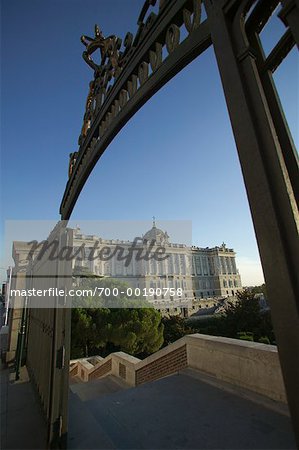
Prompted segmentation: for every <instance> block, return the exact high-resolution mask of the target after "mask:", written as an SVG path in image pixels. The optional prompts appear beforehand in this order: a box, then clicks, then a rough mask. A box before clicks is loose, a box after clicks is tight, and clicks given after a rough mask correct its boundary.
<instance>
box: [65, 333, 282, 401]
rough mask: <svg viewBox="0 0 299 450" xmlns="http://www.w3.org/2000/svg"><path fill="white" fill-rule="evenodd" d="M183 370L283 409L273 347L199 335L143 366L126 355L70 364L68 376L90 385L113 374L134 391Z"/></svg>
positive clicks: (163, 352) (153, 357)
mask: <svg viewBox="0 0 299 450" xmlns="http://www.w3.org/2000/svg"><path fill="white" fill-rule="evenodd" d="M90 361H92V363H91V362H90ZM187 367H190V368H193V369H196V370H199V371H200V372H202V373H205V374H207V375H210V376H212V377H214V378H216V379H219V380H222V381H225V382H228V383H230V384H231V385H233V386H238V387H241V388H245V389H247V390H249V391H252V392H255V393H257V394H261V395H263V396H265V397H268V398H270V399H272V400H276V401H280V402H283V403H287V402H286V395H285V388H284V384H283V379H282V375H281V369H280V363H279V358H278V353H277V347H276V346H274V345H266V344H260V343H256V342H248V341H242V340H238V339H231V338H224V337H218V336H207V335H203V334H191V335H188V336H185V337H183V338H181V339H179V340H177V341H176V342H174V343H172V344H170V345H168V346H167V347H164V348H162V349H161V350H159V351H158V352H156V353H154V354H153V355H150V356H149V357H147V358H145V359H144V360H140V359H138V358H135V357H133V356H130V355H128V354H126V353H124V352H116V353H111V354H110V355H108V356H107V357H106V358H104V359H102V360H101V358H100V357H97V358H96V357H94V358H88V360H87V359H80V360H72V361H71V365H70V376H77V377H79V378H80V379H81V380H82V381H90V380H93V379H96V378H102V377H105V376H107V375H110V374H111V375H115V376H116V377H119V378H122V379H123V380H125V381H126V382H127V383H128V384H129V385H130V386H137V385H140V384H142V383H145V382H149V381H153V380H157V379H159V378H162V377H164V376H167V375H171V374H174V373H176V372H178V371H180V370H183V369H185V368H187Z"/></svg>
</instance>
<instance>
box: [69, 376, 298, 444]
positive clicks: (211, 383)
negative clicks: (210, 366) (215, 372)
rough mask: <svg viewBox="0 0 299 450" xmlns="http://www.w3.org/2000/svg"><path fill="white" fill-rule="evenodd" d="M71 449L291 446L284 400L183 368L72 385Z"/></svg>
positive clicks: (292, 441)
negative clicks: (141, 378)
mask: <svg viewBox="0 0 299 450" xmlns="http://www.w3.org/2000/svg"><path fill="white" fill-rule="evenodd" d="M69 420H70V421H69V435H68V448H70V449H138V450H141V449H151V450H153V449H180V450H181V449H230V450H232V449H295V448H296V445H295V441H294V436H293V432H292V429H291V423H290V418H289V416H288V411H287V409H286V407H285V406H283V405H281V404H278V403H276V402H272V401H269V400H265V399H264V398H263V397H261V396H258V395H254V394H251V393H249V392H248V391H245V390H241V389H237V388H235V387H232V386H230V385H228V384H227V383H222V382H219V381H216V380H215V379H212V378H210V377H207V376H204V375H203V374H200V373H199V372H197V371H193V370H191V369H187V370H185V371H182V372H180V373H179V374H178V375H172V376H169V377H166V378H163V379H161V380H157V381H154V382H151V383H148V384H144V385H141V386H138V387H136V388H128V386H127V385H125V384H124V383H123V384H122V385H121V384H120V383H119V381H118V380H116V378H115V377H111V376H110V377H106V378H103V379H100V380H94V381H91V382H89V383H77V384H74V385H72V386H71V393H70V411H69Z"/></svg>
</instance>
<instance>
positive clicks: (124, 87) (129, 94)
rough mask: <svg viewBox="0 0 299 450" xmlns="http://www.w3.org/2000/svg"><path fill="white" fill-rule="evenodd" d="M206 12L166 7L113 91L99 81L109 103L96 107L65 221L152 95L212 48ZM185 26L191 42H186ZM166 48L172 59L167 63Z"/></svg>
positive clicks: (63, 210)
mask: <svg viewBox="0 0 299 450" xmlns="http://www.w3.org/2000/svg"><path fill="white" fill-rule="evenodd" d="M191 4H192V5H191ZM190 5H191V6H192V7H191V8H190ZM200 8H201V1H200V0H193V2H191V3H190V1H188V0H178V1H176V2H171V3H169V4H167V3H166V6H165V7H164V8H163V9H162V10H161V12H160V13H159V15H158V16H157V17H156V18H155V20H153V21H152V20H151V23H150V26H148V27H147V25H146V24H145V25H144V27H143V31H142V34H141V39H140V41H139V42H138V44H137V46H136V47H135V48H134V49H131V50H132V56H131V57H130V59H129V61H128V63H127V64H126V65H125V66H124V67H123V69H122V70H121V71H120V73H119V74H118V75H117V76H116V77H115V82H114V84H112V85H111V86H108V83H109V75H108V76H106V78H104V76H103V77H102V79H101V78H98V79H96V80H95V83H96V82H99V86H100V85H101V83H102V86H101V88H103V83H105V82H106V86H104V90H105V89H106V92H105V100H104V102H103V103H102V104H101V106H100V107H99V108H98V109H97V107H96V111H97V112H96V113H95V114H94V115H93V118H92V120H91V126H90V128H89V130H88V132H87V135H86V136H85V138H84V140H83V142H81V147H80V149H79V154H78V157H77V160H76V164H75V166H74V169H73V171H72V174H71V176H70V179H69V181H68V183H67V186H66V189H65V192H64V196H63V199H62V203H61V206H60V214H61V218H62V219H63V220H68V219H69V218H70V215H71V213H72V210H73V208H74V206H75V204H76V201H77V199H78V197H79V195H80V192H81V190H82V188H83V186H84V184H85V182H86V180H87V179H88V177H89V175H90V173H91V171H92V170H93V168H94V166H95V164H96V163H97V161H98V159H99V158H100V157H101V155H102V154H103V153H104V151H105V150H106V148H107V147H108V145H109V144H110V143H111V141H112V140H113V139H114V137H115V136H116V135H117V134H118V132H119V131H120V130H121V129H122V127H123V126H124V125H125V124H126V123H127V122H128V121H129V119H130V118H131V117H132V116H133V115H134V114H135V113H136V112H137V111H138V110H139V109H140V108H141V107H142V106H143V105H144V104H145V103H146V102H147V100H148V99H149V98H150V97H152V95H154V94H155V93H156V92H157V91H158V90H159V89H160V88H161V87H162V86H163V85H165V84H166V83H167V82H168V81H169V80H170V79H171V78H173V77H174V76H175V75H176V74H177V73H178V72H180V71H181V70H182V69H183V68H184V67H185V66H186V65H187V64H189V63H190V62H191V61H192V60H193V59H195V58H196V57H197V56H198V55H199V54H200V53H202V52H203V51H204V50H206V49H207V48H208V47H209V46H210V45H211V37H210V31H209V25H208V21H207V20H205V21H204V22H203V23H201V24H200ZM183 25H185V28H186V30H187V33H188V36H187V37H186V38H185V39H184V40H182V41H180V29H181V27H182V26H183ZM144 38H146V39H144ZM164 46H165V49H166V50H165V51H166V52H168V56H167V57H166V58H165V59H164V60H163V51H162V49H163V47H164ZM108 68H109V66H108ZM150 72H151V73H150ZM106 75H107V72H106ZM111 77H112V75H111ZM105 80H106V81H105ZM107 80H108V81H107ZM99 91H100V89H99Z"/></svg>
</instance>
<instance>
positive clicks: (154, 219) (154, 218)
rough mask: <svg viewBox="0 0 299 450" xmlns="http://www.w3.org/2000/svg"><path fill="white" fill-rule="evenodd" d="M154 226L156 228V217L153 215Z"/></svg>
mask: <svg viewBox="0 0 299 450" xmlns="http://www.w3.org/2000/svg"><path fill="white" fill-rule="evenodd" d="M153 228H156V217H155V216H153Z"/></svg>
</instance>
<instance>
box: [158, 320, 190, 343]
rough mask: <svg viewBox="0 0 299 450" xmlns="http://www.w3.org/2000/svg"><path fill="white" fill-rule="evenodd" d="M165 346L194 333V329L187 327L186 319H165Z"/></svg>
mask: <svg viewBox="0 0 299 450" xmlns="http://www.w3.org/2000/svg"><path fill="white" fill-rule="evenodd" d="M162 323H163V325H164V345H168V344H171V343H172V342H175V341H177V340H178V339H180V338H181V337H183V336H185V335H186V334H192V333H194V330H193V328H191V327H190V326H188V325H187V323H186V321H185V319H183V318H182V317H180V316H171V317H164V318H163V319H162Z"/></svg>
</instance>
